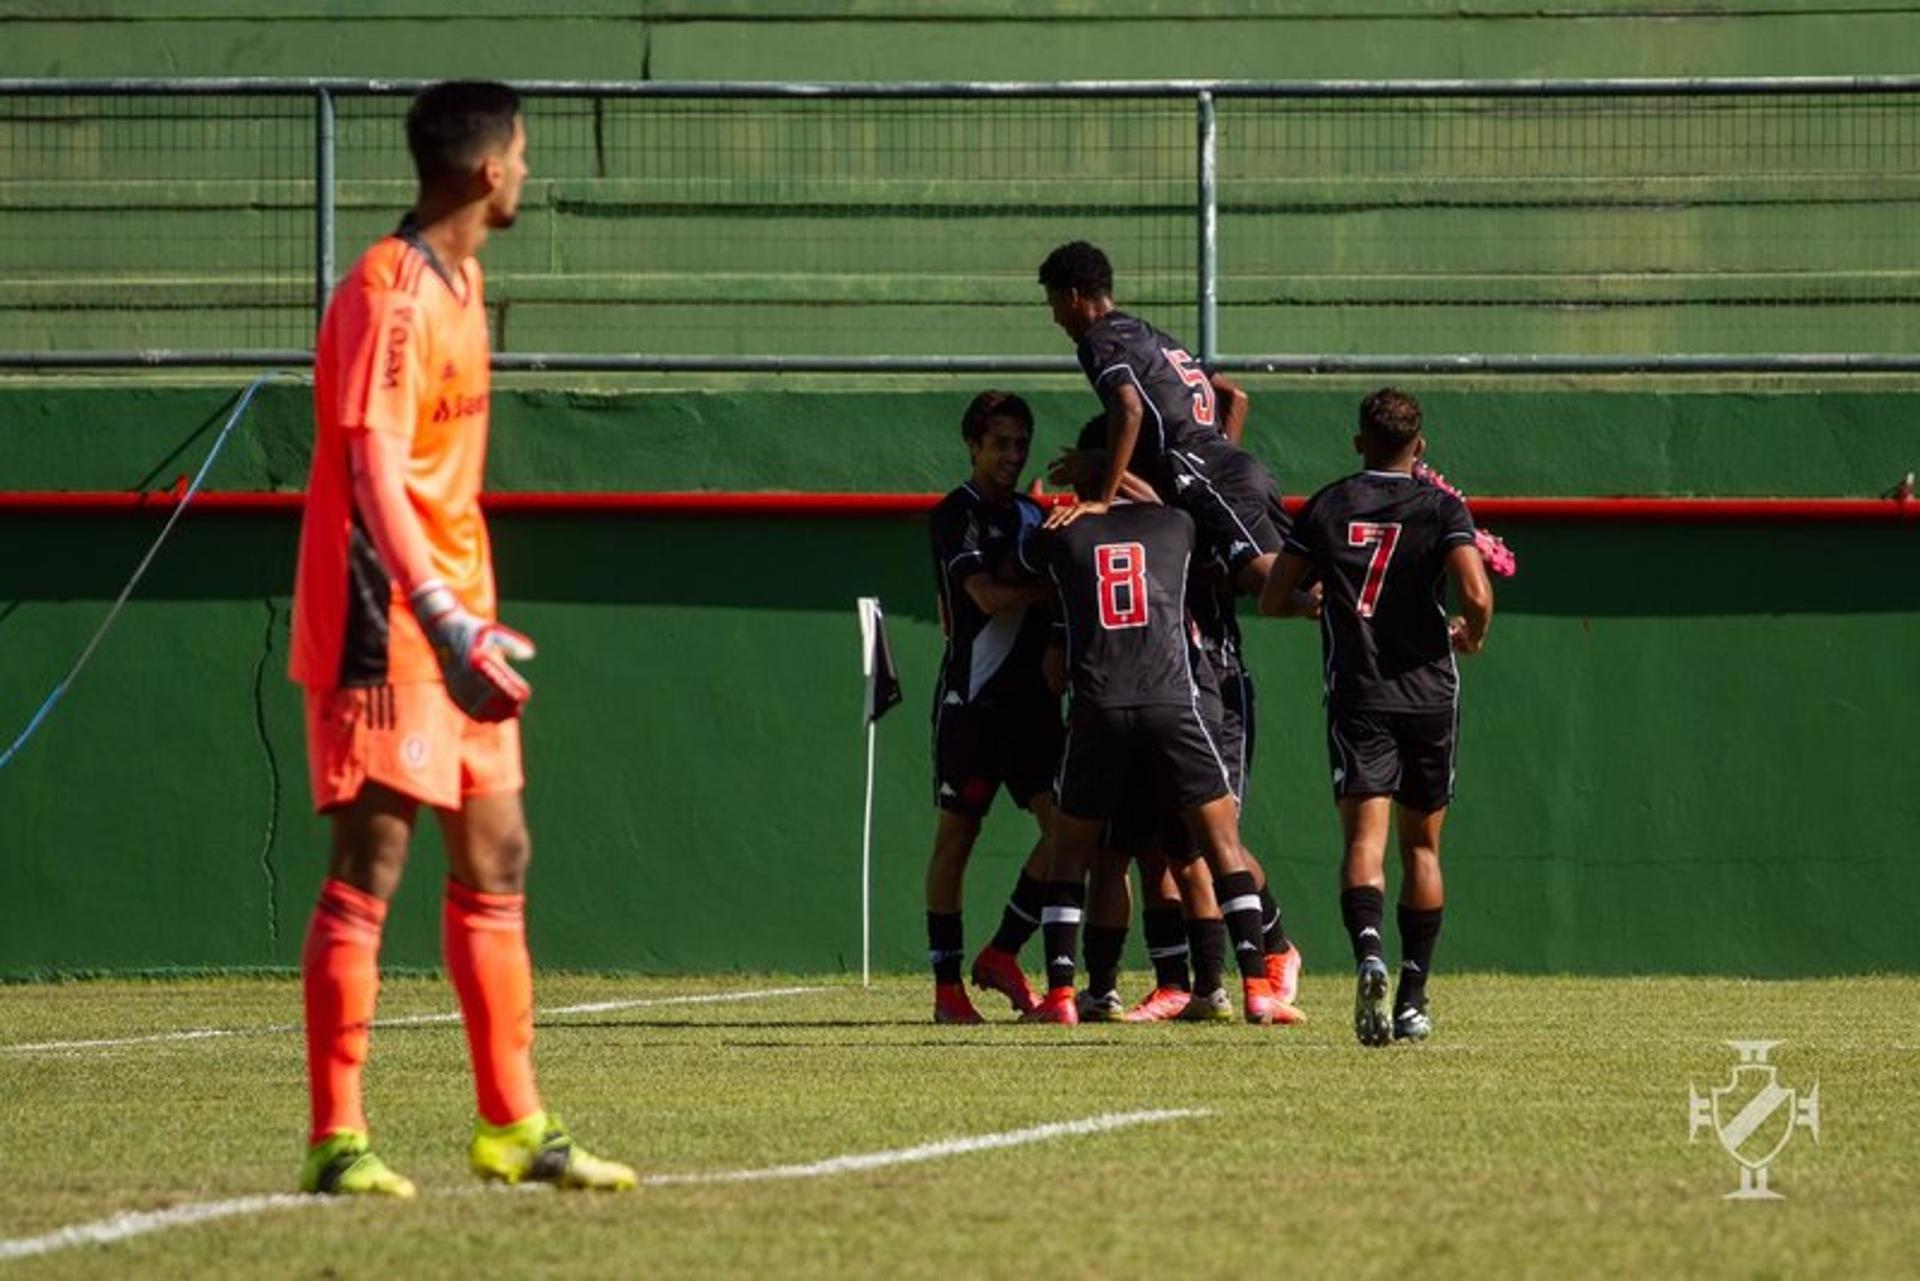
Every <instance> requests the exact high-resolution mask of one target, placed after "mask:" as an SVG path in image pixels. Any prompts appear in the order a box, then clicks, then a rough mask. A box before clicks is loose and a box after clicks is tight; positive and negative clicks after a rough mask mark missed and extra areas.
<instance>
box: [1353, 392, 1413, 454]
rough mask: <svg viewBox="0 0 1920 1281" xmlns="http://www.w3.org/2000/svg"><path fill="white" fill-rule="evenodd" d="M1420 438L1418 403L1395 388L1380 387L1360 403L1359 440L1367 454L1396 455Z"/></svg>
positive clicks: (1403, 451)
mask: <svg viewBox="0 0 1920 1281" xmlns="http://www.w3.org/2000/svg"><path fill="white" fill-rule="evenodd" d="M1419 438H1420V402H1419V401H1417V400H1415V399H1414V398H1413V397H1411V396H1409V395H1407V393H1406V392H1404V391H1401V390H1399V389H1398V388H1395V387H1382V388H1381V389H1380V390H1379V391H1376V392H1374V393H1373V394H1372V395H1370V396H1368V397H1367V398H1366V399H1365V400H1363V401H1361V402H1360V439H1361V441H1362V442H1363V443H1364V444H1365V446H1366V451H1367V457H1369V458H1370V459H1377V460H1379V461H1382V462H1384V461H1387V460H1389V459H1393V458H1398V457H1399V456H1400V455H1401V454H1403V453H1405V452H1406V451H1407V450H1408V449H1409V448H1410V447H1411V446H1412V445H1413V442H1414V441H1416V440H1418V439H1419Z"/></svg>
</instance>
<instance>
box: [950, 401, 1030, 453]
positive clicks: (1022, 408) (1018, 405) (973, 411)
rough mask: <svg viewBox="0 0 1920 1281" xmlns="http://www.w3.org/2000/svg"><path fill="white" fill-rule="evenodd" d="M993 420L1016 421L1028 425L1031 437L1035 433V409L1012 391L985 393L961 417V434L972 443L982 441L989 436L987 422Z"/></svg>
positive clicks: (968, 406) (969, 404)
mask: <svg viewBox="0 0 1920 1281" xmlns="http://www.w3.org/2000/svg"><path fill="white" fill-rule="evenodd" d="M992 418H1011V419H1014V420H1015V421H1016V422H1021V423H1024V424H1026V428H1027V432H1028V434H1029V435H1031V434H1032V432H1033V409H1032V407H1031V406H1029V405H1028V404H1027V402H1026V401H1024V400H1022V399H1020V397H1018V396H1016V395H1014V394H1013V393H1012V392H1010V391H983V392H981V393H980V394H979V395H978V396H975V397H974V398H973V399H972V400H971V401H969V402H968V404H967V412H966V413H964V414H962V415H960V434H961V435H962V436H964V437H966V438H967V439H968V440H970V441H979V440H982V439H984V438H985V437H986V434H987V421H988V420H989V419H992Z"/></svg>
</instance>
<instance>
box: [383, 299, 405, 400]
mask: <svg viewBox="0 0 1920 1281" xmlns="http://www.w3.org/2000/svg"><path fill="white" fill-rule="evenodd" d="M412 321H413V308H411V307H395V308H394V309H393V314H392V316H391V317H390V318H389V319H388V321H387V360H386V364H384V365H383V366H381V369H380V388H381V390H382V391H393V390H395V389H396V388H398V387H399V386H400V376H401V375H402V374H403V373H405V372H406V368H407V326H408V325H409V324H411V323H412Z"/></svg>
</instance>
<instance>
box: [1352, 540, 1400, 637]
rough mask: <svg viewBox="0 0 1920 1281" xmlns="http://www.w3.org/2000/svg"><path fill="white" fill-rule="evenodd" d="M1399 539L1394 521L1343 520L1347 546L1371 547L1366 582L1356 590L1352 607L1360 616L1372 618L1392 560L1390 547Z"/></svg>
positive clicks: (1392, 547) (1397, 542) (1396, 543)
mask: <svg viewBox="0 0 1920 1281" xmlns="http://www.w3.org/2000/svg"><path fill="white" fill-rule="evenodd" d="M1399 542H1400V525H1399V523H1398V522H1394V523H1393V524H1386V525H1376V524H1374V523H1373V522H1372V521H1365V520H1355V521H1349V522H1347V546H1349V547H1372V548H1373V559H1372V560H1370V561H1368V562H1367V581H1366V584H1365V585H1364V586H1363V587H1361V589H1360V602H1359V604H1357V605H1355V606H1354V610H1353V612H1354V613H1356V614H1358V615H1360V617H1362V618H1372V617H1373V611H1374V609H1375V607H1377V606H1378V605H1379V604H1380V589H1381V588H1382V587H1383V586H1385V585H1386V581H1387V562H1388V561H1390V560H1392V559H1393V549H1394V547H1395V546H1397V545H1398V544H1399Z"/></svg>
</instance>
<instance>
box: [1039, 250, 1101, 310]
mask: <svg viewBox="0 0 1920 1281" xmlns="http://www.w3.org/2000/svg"><path fill="white" fill-rule="evenodd" d="M1040 283H1041V285H1042V286H1044V287H1045V288H1047V289H1049V290H1053V291H1064V290H1068V289H1072V290H1075V291H1077V292H1078V293H1079V294H1080V296H1081V297H1082V298H1109V297H1112V296H1113V264H1112V263H1110V262H1108V261H1107V256H1106V255H1105V254H1104V253H1101V252H1100V248H1099V246H1097V245H1090V244H1088V243H1087V242H1086V241H1084V240H1074V241H1069V242H1068V243H1067V244H1064V245H1061V246H1060V247H1059V248H1058V249H1056V250H1054V251H1053V252H1052V253H1050V254H1048V255H1047V260H1046V261H1045V262H1043V263H1041V264H1040Z"/></svg>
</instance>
